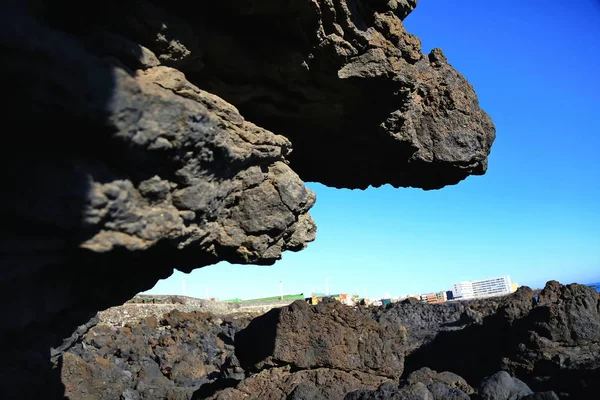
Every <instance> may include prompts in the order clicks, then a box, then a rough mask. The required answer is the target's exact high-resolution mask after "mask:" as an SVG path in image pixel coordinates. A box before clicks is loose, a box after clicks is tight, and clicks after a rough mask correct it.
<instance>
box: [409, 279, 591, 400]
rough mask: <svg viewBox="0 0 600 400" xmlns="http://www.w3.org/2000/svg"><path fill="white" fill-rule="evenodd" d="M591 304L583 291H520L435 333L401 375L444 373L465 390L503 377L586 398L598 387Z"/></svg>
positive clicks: (552, 285) (553, 286) (549, 287)
mask: <svg viewBox="0 0 600 400" xmlns="http://www.w3.org/2000/svg"><path fill="white" fill-rule="evenodd" d="M599 304H600V298H599V296H598V293H597V292H596V291H595V290H593V289H591V288H589V287H586V286H584V285H577V284H572V285H566V286H563V285H560V284H559V283H558V282H555V281H551V282H548V283H547V284H546V287H545V288H544V289H543V290H542V291H541V292H539V294H538V293H536V292H534V291H532V290H531V289H529V288H526V287H522V288H519V290H518V291H517V292H516V293H514V294H513V295H510V296H506V297H505V298H503V299H502V300H501V301H500V302H499V304H498V309H497V311H496V312H495V313H493V314H490V315H488V316H486V317H484V318H483V319H482V320H481V322H472V323H470V324H468V325H465V326H464V327H463V329H459V330H451V331H447V330H445V331H440V332H439V333H438V334H437V335H436V336H435V338H434V339H433V340H432V341H430V342H428V343H426V344H425V345H423V346H421V347H419V348H418V349H416V350H414V351H412V352H411V353H410V354H408V355H407V358H406V368H407V370H408V371H409V372H410V371H412V370H415V369H418V368H421V367H424V366H428V367H430V368H433V369H436V370H442V371H444V370H445V371H452V372H455V373H457V374H459V375H460V376H462V377H464V378H465V379H467V381H468V382H469V383H471V384H478V382H481V381H482V380H483V379H484V378H485V377H487V376H491V375H493V374H494V373H495V372H497V371H499V370H504V371H507V372H508V373H510V374H511V375H512V376H515V377H518V378H519V379H521V380H522V381H524V382H525V383H527V385H528V386H529V387H530V388H531V389H532V390H533V391H535V392H545V391H554V392H556V394H557V395H558V396H559V397H561V398H562V397H566V396H572V397H575V398H586V397H585V396H589V395H591V393H594V392H595V390H597V388H598V387H599V383H598V382H600V381H599V380H598V378H599V377H600V375H599V373H600V357H599V356H598V354H600V305H599ZM409 336H410V335H409ZM409 340H410V339H409Z"/></svg>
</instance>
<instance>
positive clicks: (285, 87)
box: [70, 0, 495, 189]
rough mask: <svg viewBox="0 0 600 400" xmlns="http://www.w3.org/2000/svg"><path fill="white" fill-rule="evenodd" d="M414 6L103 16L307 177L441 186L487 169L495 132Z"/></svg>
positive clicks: (318, 4)
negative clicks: (231, 109) (279, 143)
mask: <svg viewBox="0 0 600 400" xmlns="http://www.w3.org/2000/svg"><path fill="white" fill-rule="evenodd" d="M153 3H155V4H153ZM141 5H143V7H142V8H143V11H142V12H140V10H139V9H140V7H141ZM415 6H416V1H413V0H403V1H377V0H370V1H368V0H363V1H357V0H352V1H345V0H344V1H342V0H299V1H273V0H251V1H246V2H244V4H243V5H240V4H239V1H235V0H225V1H219V2H211V3H210V4H204V3H197V5H191V4H189V2H183V1H180V0H174V1H170V2H168V3H163V2H152V1H145V2H144V1H140V2H135V3H133V4H132V5H130V6H123V5H120V7H119V10H120V13H119V15H114V13H112V12H111V11H110V10H111V9H110V8H108V7H102V9H99V10H98V14H97V19H96V20H95V21H94V23H95V24H97V26H98V28H97V29H99V30H107V31H112V32H115V31H116V32H118V33H119V34H120V35H123V36H125V37H128V38H130V39H132V40H133V41H135V42H136V43H140V44H142V45H143V46H145V47H147V48H149V49H150V50H152V51H153V52H154V54H156V55H157V56H158V58H159V60H161V62H163V63H164V64H165V65H170V66H174V67H176V68H178V69H180V70H181V71H183V72H185V73H186V76H187V77H188V79H190V80H191V81H192V82H194V83H195V84H197V85H198V86H200V87H202V88H203V89H206V90H208V91H209V92H212V93H215V94H217V95H219V96H221V97H222V98H224V99H225V100H227V101H229V102H230V103H232V104H234V105H235V106H236V107H238V108H239V109H240V110H241V112H242V114H243V115H244V116H245V117H246V118H248V119H249V120H251V121H253V122H255V123H257V124H258V125H260V126H263V127H265V128H267V129H270V130H271V131H273V132H276V133H278V134H282V135H285V136H286V137H288V138H289V139H291V141H292V143H293V144H294V149H295V151H294V152H293V153H292V154H291V155H290V157H289V159H290V161H291V166H292V168H293V169H294V171H296V172H297V173H298V174H299V175H300V177H301V178H302V179H304V180H305V181H317V182H321V183H323V184H326V185H329V186H334V187H340V188H342V187H343V188H366V187H368V186H369V185H372V186H380V185H383V184H386V183H389V184H391V185H393V186H395V187H400V186H404V187H406V186H410V187H418V188H424V189H438V188H441V187H443V186H446V185H451V184H456V183H458V182H459V181H461V180H462V179H464V178H466V177H467V176H469V175H471V174H475V175H478V174H483V173H484V172H485V171H486V169H487V157H488V154H489V152H490V148H491V145H492V143H493V141H494V138H495V130H494V126H493V124H492V122H491V119H490V118H489V116H488V115H487V114H486V113H485V112H483V111H482V110H481V108H480V107H479V104H478V100H477V96H476V94H475V91H474V90H473V88H472V86H471V85H470V84H469V83H468V82H467V80H466V79H465V78H464V77H463V76H462V75H461V74H460V73H459V72H457V71H456V70H454V69H453V68H452V66H451V65H450V64H449V63H448V61H447V60H446V57H445V56H444V54H443V53H442V50H440V49H434V50H433V51H432V52H431V53H430V54H428V55H426V54H422V53H421V44H420V41H419V39H418V38H417V37H415V36H414V35H411V34H409V33H407V32H406V30H405V28H404V25H403V24H402V19H404V17H406V16H407V15H408V14H409V13H410V12H411V11H412V10H413V9H414V7H415ZM106 12H110V15H106V14H105V13H106ZM70 22H71V23H72V21H70ZM80 29H81V28H80ZM89 29H90V28H89V27H86V30H88V31H89Z"/></svg>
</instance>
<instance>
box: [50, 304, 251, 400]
mask: <svg viewBox="0 0 600 400" xmlns="http://www.w3.org/2000/svg"><path fill="white" fill-rule="evenodd" d="M251 318H252V316H251V315H248V314H236V315H228V316H223V317H221V316H217V315H214V314H211V313H204V312H191V313H186V312H181V311H178V310H173V311H171V312H170V313H167V314H165V315H164V316H162V317H160V318H156V317H154V316H151V317H147V318H143V319H140V320H139V321H138V322H136V323H130V324H126V325H125V326H113V325H110V324H107V323H105V322H101V323H100V324H98V325H96V326H95V327H93V328H92V329H91V330H90V331H89V332H87V334H86V335H85V336H83V337H82V338H81V339H80V340H78V342H77V343H76V344H75V345H73V346H72V347H71V348H69V350H68V352H66V353H65V354H64V356H63V360H62V368H61V380H62V382H63V383H64V385H65V388H66V390H65V395H66V396H67V397H68V398H69V399H72V400H77V399H88V398H94V399H106V400H112V399H119V398H121V399H127V400H135V399H163V398H164V399H166V398H169V399H190V398H192V397H193V395H194V393H195V392H196V391H197V390H198V388H199V387H201V386H202V385H204V384H209V383H211V382H213V381H214V380H215V378H216V377H217V376H219V377H220V376H222V374H223V373H225V372H229V373H231V372H233V371H227V369H228V367H229V366H230V364H231V358H232V357H234V356H233V338H234V335H235V333H236V332H237V331H239V330H240V329H243V328H244V327H245V326H246V325H247V324H248V322H249V321H250V320H251ZM230 369H231V368H230ZM242 377H243V371H242Z"/></svg>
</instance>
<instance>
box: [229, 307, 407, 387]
mask: <svg viewBox="0 0 600 400" xmlns="http://www.w3.org/2000/svg"><path fill="white" fill-rule="evenodd" d="M405 342H406V335H405V332H404V329H403V327H402V326H400V325H391V324H387V325H383V324H378V323H376V322H375V321H373V320H372V319H370V318H367V317H364V316H362V315H360V314H358V313H356V312H355V311H354V310H352V309H350V308H349V307H347V306H345V305H343V304H341V303H339V302H337V301H332V302H327V303H320V304H318V305H316V306H310V305H308V304H307V303H306V302H303V301H300V300H298V301H296V302H294V303H292V304H291V305H290V306H288V307H283V308H281V309H274V310H271V311H270V312H268V313H267V314H265V315H263V316H260V317H258V318H256V319H254V320H253V321H252V322H251V323H250V325H248V327H247V328H246V329H244V330H243V331H241V332H239V333H238V334H237V335H236V338H235V343H236V352H235V354H236V356H237V357H238V359H239V360H240V363H241V365H242V367H244V368H245V369H249V370H260V369H264V368H268V367H274V366H280V365H290V366H292V367H293V368H295V369H308V368H331V369H337V370H342V371H348V372H350V371H359V372H364V373H368V374H373V375H379V376H385V377H389V378H399V377H400V375H402V370H403V361H404V344H405Z"/></svg>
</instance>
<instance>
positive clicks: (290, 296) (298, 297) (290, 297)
mask: <svg viewBox="0 0 600 400" xmlns="http://www.w3.org/2000/svg"><path fill="white" fill-rule="evenodd" d="M276 300H304V293H299V294H286V295H284V296H283V298H282V297H281V296H271V297H260V298H258V299H248V300H242V299H238V298H235V299H231V300H223V302H224V303H252V302H258V301H276Z"/></svg>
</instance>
